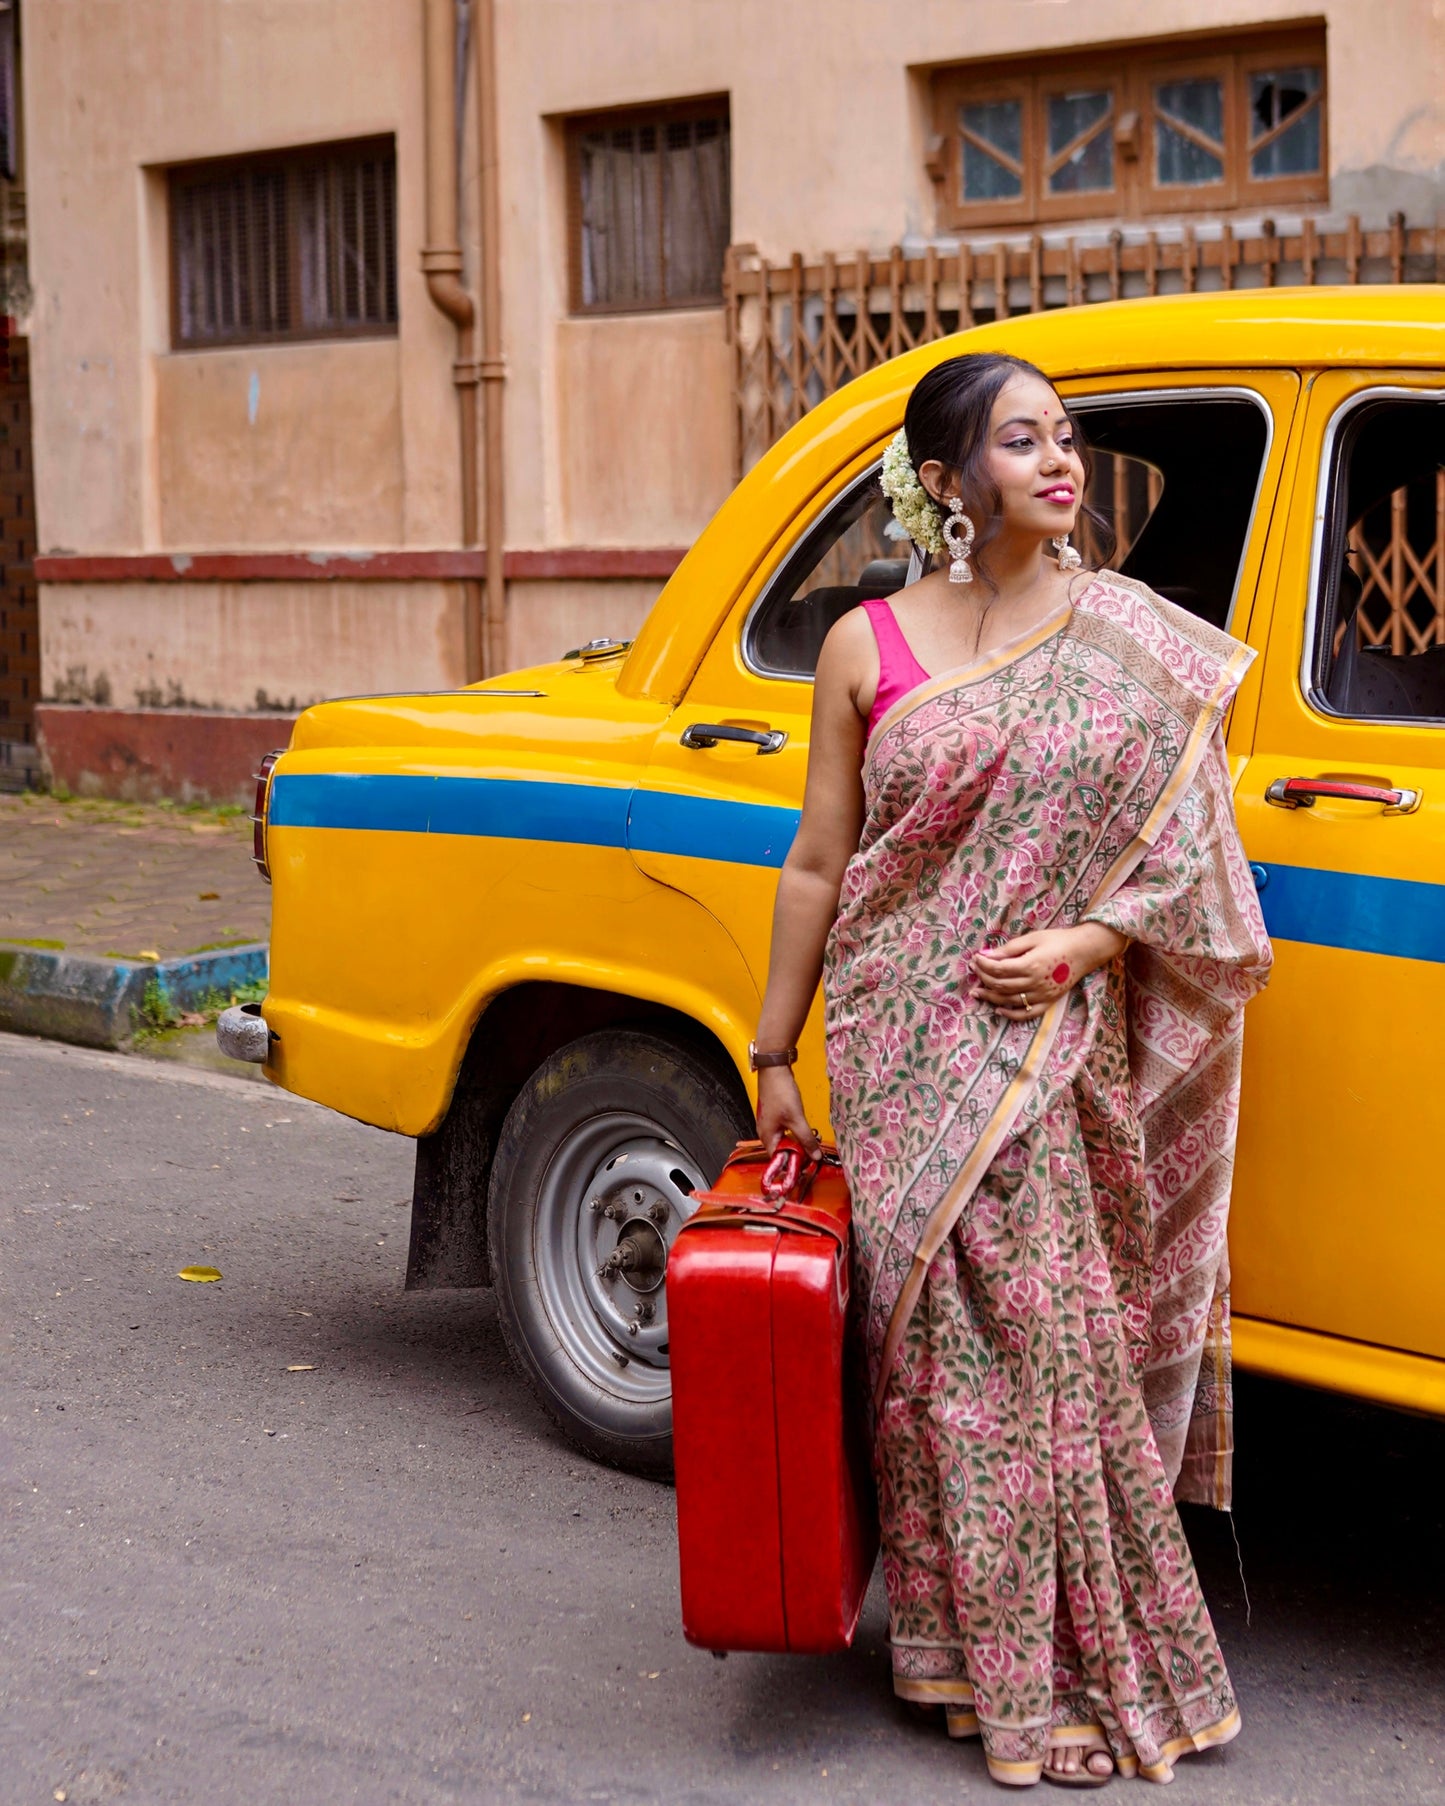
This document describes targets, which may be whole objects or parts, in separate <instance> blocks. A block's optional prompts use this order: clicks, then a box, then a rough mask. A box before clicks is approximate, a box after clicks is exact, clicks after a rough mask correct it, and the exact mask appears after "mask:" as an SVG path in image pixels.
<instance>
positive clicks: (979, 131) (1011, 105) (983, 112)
mask: <svg viewBox="0 0 1445 1806" xmlns="http://www.w3.org/2000/svg"><path fill="white" fill-rule="evenodd" d="M959 118H960V120H961V121H962V124H963V129H964V132H965V134H972V138H970V137H969V136H965V137H964V139H963V198H964V200H966V201H1013V200H1017V199H1018V197H1019V196H1020V195H1021V194H1022V193H1023V191H1024V182H1023V154H1024V109H1023V102H1022V101H1018V100H994V101H988V102H984V103H977V102H976V103H973V104H971V105H969V106H964V107H960V108H959ZM973 139H982V140H983V143H981V144H979V143H974V142H973V141H972V140H973ZM985 146H991V147H992V151H993V152H996V153H997V154H996V155H994V154H991V152H990V150H989V149H986V148H985Z"/></svg>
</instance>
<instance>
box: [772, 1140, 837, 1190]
mask: <svg viewBox="0 0 1445 1806" xmlns="http://www.w3.org/2000/svg"><path fill="white" fill-rule="evenodd" d="M822 1164H823V1156H822V1153H821V1151H820V1152H818V1153H816V1154H807V1153H804V1151H803V1149H802V1148H801V1147H800V1146H799V1145H798V1143H797V1142H796V1141H794V1140H793V1138H792V1137H791V1136H790V1135H784V1136H783V1137H782V1139H781V1140H780V1141H779V1142H778V1147H777V1152H776V1153H775V1154H774V1155H773V1157H772V1159H771V1160H770V1161H769V1162H768V1164H767V1165H766V1166H765V1167H764V1168H763V1177H762V1193H763V1196H764V1197H765V1198H766V1199H767V1200H768V1202H769V1203H770V1204H783V1203H794V1204H801V1203H802V1201H803V1199H804V1198H806V1197H807V1195H808V1193H809V1191H811V1190H812V1186H813V1181H814V1179H815V1178H817V1176H818V1169H819V1167H821V1166H822Z"/></svg>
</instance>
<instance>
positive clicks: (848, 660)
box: [757, 609, 877, 1148]
mask: <svg viewBox="0 0 1445 1806" xmlns="http://www.w3.org/2000/svg"><path fill="white" fill-rule="evenodd" d="M876 664H877V651H876V648H875V646H874V641H873V632H872V628H871V627H870V626H869V624H868V620H867V617H866V616H865V615H864V614H863V611H862V610H861V609H856V610H854V611H853V612H852V613H850V614H847V615H845V616H844V617H843V619H842V620H841V621H839V622H838V624H837V625H836V626H835V627H834V628H833V630H832V632H831V633H829V635H828V637H827V639H826V640H825V641H824V644H823V650H822V653H821V654H820V655H819V658H818V670H817V676H816V678H815V681H814V685H813V726H812V737H811V741H810V745H809V752H808V782H807V787H806V790H805V791H804V795H803V816H802V820H801V821H800V822H799V824H798V833H797V837H796V838H795V839H794V841H793V845H792V849H791V850H790V852H789V853H788V857H787V859H786V860H785V861H784V863H783V870H782V873H781V875H780V877H779V879H778V897H777V903H776V904H775V906H774V909H773V940H772V953H771V956H770V958H769V960H768V988H767V992H766V995H765V996H764V998H763V1008H762V1014H761V1015H760V1016H759V1018H758V1032H757V1043H758V1048H759V1050H760V1051H761V1052H764V1053H767V1052H771V1051H774V1050H776V1049H779V1048H785V1047H794V1046H796V1045H797V1040H798V1036H799V1035H800V1034H801V1033H802V1031H803V1024H804V1023H805V1022H806V1021H807V1018H808V1011H809V1010H810V1009H811V1008H812V1005H813V998H814V996H815V994H816V992H817V989H818V981H819V979H820V978H821V977H822V973H823V949H824V946H825V944H826V942H827V939H828V931H829V930H830V929H831V928H832V926H833V920H834V917H835V916H836V915H837V913H838V893H839V890H840V888H841V886H842V883H843V871H844V868H845V867H846V866H847V864H848V861H849V860H850V859H851V858H852V856H853V854H854V853H855V852H856V851H857V850H858V839H859V836H860V835H861V833H862V831H863V779H862V771H861V767H862V763H863V746H864V741H865V738H866V730H865V720H864V715H863V713H862V712H860V708H859V698H860V695H861V694H862V693H863V691H864V690H865V689H871V688H872V686H873V684H875V683H876V681H877V680H876V676H875V675H874V672H873V667H874V666H876ZM784 1131H786V1132H787V1133H789V1134H791V1135H794V1136H797V1137H798V1138H799V1139H801V1140H802V1142H803V1144H804V1146H811V1145H812V1143H813V1141H814V1139H815V1137H814V1133H813V1130H812V1129H811V1128H810V1126H809V1124H808V1120H807V1115H806V1113H805V1111H804V1109H803V1100H802V1096H801V1095H800V1093H799V1091H798V1086H797V1082H796V1080H795V1079H794V1077H793V1073H792V1069H791V1068H790V1067H787V1066H769V1067H764V1068H763V1070H762V1071H761V1072H760V1073H759V1074H758V1134H759V1135H760V1136H761V1138H762V1140H763V1141H764V1142H765V1143H766V1144H767V1146H768V1147H769V1148H772V1147H773V1146H775V1145H776V1143H777V1139H778V1137H779V1135H781V1134H782V1133H784Z"/></svg>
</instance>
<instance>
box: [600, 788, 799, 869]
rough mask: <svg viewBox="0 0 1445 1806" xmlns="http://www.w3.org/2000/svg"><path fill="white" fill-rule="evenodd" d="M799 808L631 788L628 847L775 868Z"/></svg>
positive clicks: (790, 841) (794, 826) (795, 826)
mask: <svg viewBox="0 0 1445 1806" xmlns="http://www.w3.org/2000/svg"><path fill="white" fill-rule="evenodd" d="M798 814H799V812H798V810H796V809H781V808H778V807H776V806H774V805H772V804H769V803H731V802H727V801H725V800H724V799H723V798H721V797H715V796H679V795H678V794H677V793H676V792H675V791H670V790H635V791H634V792H633V793H632V816H631V820H630V821H629V823H628V834H627V838H628V845H629V846H631V847H632V849H633V851H634V852H637V853H681V854H684V855H686V856H687V857H688V858H691V859H722V860H726V861H727V863H728V864H729V865H770V866H780V865H781V864H782V863H783V861H784V859H786V858H787V856H788V848H789V847H790V846H792V844H793V836H794V835H795V834H796V833H797V831H798Z"/></svg>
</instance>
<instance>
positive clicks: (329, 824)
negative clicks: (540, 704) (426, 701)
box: [268, 772, 632, 847]
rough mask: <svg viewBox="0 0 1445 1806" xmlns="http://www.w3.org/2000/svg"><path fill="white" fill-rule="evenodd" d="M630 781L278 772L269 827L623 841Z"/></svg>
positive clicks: (588, 843) (623, 843)
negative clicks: (611, 785)
mask: <svg viewBox="0 0 1445 1806" xmlns="http://www.w3.org/2000/svg"><path fill="white" fill-rule="evenodd" d="M631 796H632V792H631V790H630V789H626V788H623V787H620V786H619V787H618V788H616V789H612V788H609V787H608V786H606V785H602V784H547V783H539V782H534V781H533V780H531V779H517V778H441V777H437V778H428V777H406V776H402V775H400V774H397V773H392V772H297V773H295V774H294V775H293V774H291V773H279V774H278V775H277V776H276V777H274V778H273V779H272V780H271V805H270V810H269V815H268V819H269V821H270V823H271V825H272V826H273V827H276V828H373V829H383V830H385V831H387V832H388V833H392V834H477V835H481V836H483V837H484V838H486V839H491V840H561V841H570V842H572V843H573V844H574V845H580V846H589V847H625V846H626V845H627V805H628V802H629V800H630V798H631Z"/></svg>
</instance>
